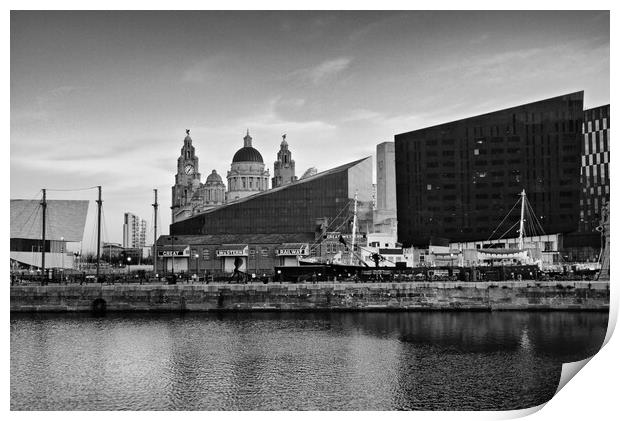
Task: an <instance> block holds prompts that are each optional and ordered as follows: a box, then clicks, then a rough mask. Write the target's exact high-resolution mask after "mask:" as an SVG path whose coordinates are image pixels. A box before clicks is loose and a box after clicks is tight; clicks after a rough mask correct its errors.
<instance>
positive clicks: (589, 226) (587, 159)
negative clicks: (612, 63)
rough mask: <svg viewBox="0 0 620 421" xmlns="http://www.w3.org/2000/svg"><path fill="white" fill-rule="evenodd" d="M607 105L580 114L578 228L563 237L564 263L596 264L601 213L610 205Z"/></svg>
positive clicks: (608, 110)
mask: <svg viewBox="0 0 620 421" xmlns="http://www.w3.org/2000/svg"><path fill="white" fill-rule="evenodd" d="M610 118H611V116H610V108H609V104H607V105H603V106H600V107H595V108H589V109H587V110H584V111H583V139H582V142H581V191H580V196H579V227H578V229H577V231H576V232H572V233H570V234H568V235H566V236H565V238H564V251H563V253H562V256H563V258H564V260H566V261H571V262H572V261H577V262H587V261H590V262H592V261H597V260H598V258H599V254H600V251H601V234H600V232H599V231H597V228H598V227H599V225H601V217H602V210H603V206H605V203H607V202H609V191H610V190H609V189H610V187H611V186H610V178H609V153H610V151H609V141H610V139H609V136H610V126H611V121H610Z"/></svg>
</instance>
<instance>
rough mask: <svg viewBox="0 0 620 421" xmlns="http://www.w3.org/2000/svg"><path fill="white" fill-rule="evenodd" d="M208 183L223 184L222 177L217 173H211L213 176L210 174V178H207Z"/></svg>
mask: <svg viewBox="0 0 620 421" xmlns="http://www.w3.org/2000/svg"><path fill="white" fill-rule="evenodd" d="M206 182H207V183H221V182H222V177H220V175H219V174H218V173H217V171H215V170H213V171H211V174H209V176H208V177H207V180H206Z"/></svg>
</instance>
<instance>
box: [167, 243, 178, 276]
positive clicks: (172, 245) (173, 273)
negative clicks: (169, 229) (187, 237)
mask: <svg viewBox="0 0 620 421" xmlns="http://www.w3.org/2000/svg"><path fill="white" fill-rule="evenodd" d="M168 240H170V242H171V245H172V271H171V272H172V278H173V279H174V253H175V251H174V240H177V238H176V237H174V236H172V235H171V236H168Z"/></svg>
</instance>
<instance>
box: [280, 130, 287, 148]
mask: <svg viewBox="0 0 620 421" xmlns="http://www.w3.org/2000/svg"><path fill="white" fill-rule="evenodd" d="M280 146H288V142H287V141H286V133H284V134H283V135H282V143H280Z"/></svg>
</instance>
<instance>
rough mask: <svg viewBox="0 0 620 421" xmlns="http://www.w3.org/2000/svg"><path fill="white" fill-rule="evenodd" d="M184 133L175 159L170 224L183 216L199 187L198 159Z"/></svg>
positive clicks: (189, 139)
mask: <svg viewBox="0 0 620 421" xmlns="http://www.w3.org/2000/svg"><path fill="white" fill-rule="evenodd" d="M185 133H186V134H187V136H185V139H184V140H183V147H182V148H181V155H180V156H179V158H178V159H177V173H176V175H175V176H174V186H172V206H171V209H172V222H175V221H176V220H177V219H178V218H179V217H182V216H183V215H182V212H181V211H182V210H183V208H184V207H186V206H188V205H189V204H190V201H191V199H192V196H193V195H194V192H195V191H196V189H198V188H199V187H200V173H199V172H198V157H197V156H196V154H195V150H194V147H193V146H192V138H191V137H190V136H189V129H187V130H185Z"/></svg>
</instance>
